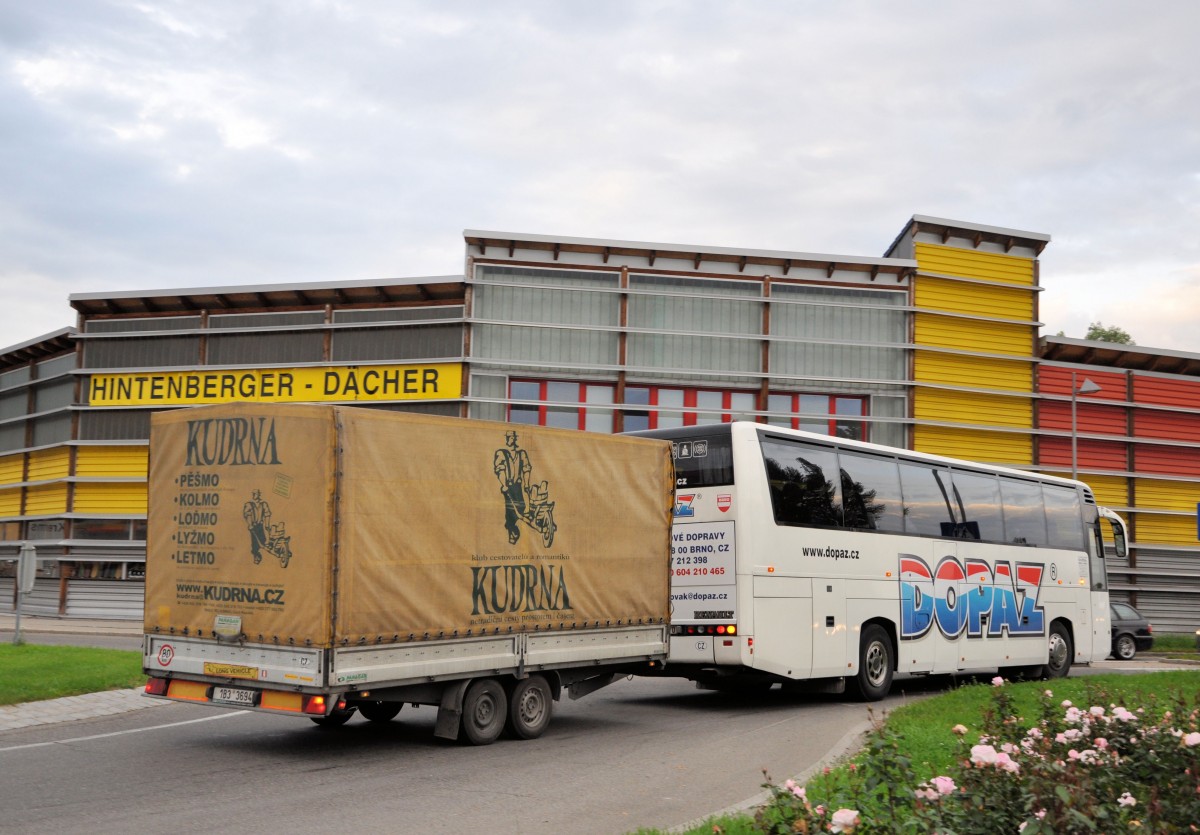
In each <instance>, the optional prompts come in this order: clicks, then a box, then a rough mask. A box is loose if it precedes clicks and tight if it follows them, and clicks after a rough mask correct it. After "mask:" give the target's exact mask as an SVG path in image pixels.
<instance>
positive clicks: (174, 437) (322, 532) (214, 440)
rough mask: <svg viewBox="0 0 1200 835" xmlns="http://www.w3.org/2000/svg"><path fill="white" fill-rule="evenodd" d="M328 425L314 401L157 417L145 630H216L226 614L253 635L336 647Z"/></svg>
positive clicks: (325, 412) (252, 637)
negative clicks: (333, 608) (309, 404)
mask: <svg viewBox="0 0 1200 835" xmlns="http://www.w3.org/2000/svg"><path fill="white" fill-rule="evenodd" d="M333 429H334V423H333V420H332V414H331V413H330V411H329V409H328V408H322V407H309V406H290V407H287V408H286V409H280V408H279V407H275V406H266V405H263V406H258V405H251V404H232V405H223V406H204V407H198V408H193V409H186V410H181V411H175V412H160V413H157V414H155V415H154V416H153V418H152V420H151V428H150V482H149V491H150V502H149V514H148V522H147V538H148V541H147V543H146V545H147V547H146V607H145V627H146V630H147V631H148V632H155V631H158V632H159V633H160V634H161V633H164V632H165V633H168V634H170V630H171V629H172V628H174V630H175V634H180V633H182V632H184V630H186V634H188V635H196V634H197V633H199V634H202V635H206V636H212V634H213V630H214V628H215V625H216V619H217V617H218V616H221V615H224V616H231V617H240V618H241V631H243V632H244V633H246V635H247V636H248V637H249V639H250V640H252V641H257V640H263V641H265V642H268V643H271V642H274V641H276V640H278V641H279V642H280V643H284V644H286V643H287V642H288V641H289V639H290V640H292V641H294V642H295V643H297V644H299V645H301V646H304V645H305V644H307V643H309V642H311V644H312V645H315V646H328V645H329V642H330V640H331V638H332V624H331V613H330V605H331V595H330V590H331V587H332V586H331V583H332V576H331V569H332V561H331V541H332V540H331V537H332V532H333V525H332V518H333V515H332V511H333V486H334V479H333V464H334V460H333V449H334V447H333V437H334V436H333ZM260 635H261V636H262V638H261V639H260V638H259V636H260Z"/></svg>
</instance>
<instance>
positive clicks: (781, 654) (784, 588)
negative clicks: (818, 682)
mask: <svg viewBox="0 0 1200 835" xmlns="http://www.w3.org/2000/svg"><path fill="white" fill-rule="evenodd" d="M753 623H754V632H753V637H754V644H753V650H752V651H753V654H752V655H751V656H750V657H749V659H748V660H747V662H746V663H747V665H748V666H752V667H754V669H756V670H762V671H763V672H767V673H775V674H776V675H781V676H785V677H786V678H793V679H801V678H808V676H809V674H810V673H811V672H812V661H813V600H812V581H811V580H808V579H806V578H800V577H764V576H756V577H755V578H754V618H753Z"/></svg>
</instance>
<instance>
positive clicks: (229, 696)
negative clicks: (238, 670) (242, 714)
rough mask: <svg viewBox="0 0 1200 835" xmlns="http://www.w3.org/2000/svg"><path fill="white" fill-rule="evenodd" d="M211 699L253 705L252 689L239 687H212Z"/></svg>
mask: <svg viewBox="0 0 1200 835" xmlns="http://www.w3.org/2000/svg"><path fill="white" fill-rule="evenodd" d="M212 700H213V701H214V702H224V703H226V704H231V705H246V706H247V707H254V691H253V690H242V689H241V688H240V687H214V688H213V695H212Z"/></svg>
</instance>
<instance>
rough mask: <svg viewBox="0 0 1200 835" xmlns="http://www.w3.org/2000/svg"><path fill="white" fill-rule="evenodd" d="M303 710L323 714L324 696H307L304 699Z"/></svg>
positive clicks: (317, 714) (318, 714)
mask: <svg viewBox="0 0 1200 835" xmlns="http://www.w3.org/2000/svg"><path fill="white" fill-rule="evenodd" d="M304 712H305V713H311V714H314V715H316V716H324V715H325V697H324V696H309V697H308V698H307V699H305V700H304Z"/></svg>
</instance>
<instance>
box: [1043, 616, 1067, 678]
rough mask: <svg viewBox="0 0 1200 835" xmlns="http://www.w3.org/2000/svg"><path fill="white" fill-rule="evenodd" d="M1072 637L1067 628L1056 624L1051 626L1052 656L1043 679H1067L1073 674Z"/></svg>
mask: <svg viewBox="0 0 1200 835" xmlns="http://www.w3.org/2000/svg"><path fill="white" fill-rule="evenodd" d="M1072 652H1073V651H1072V649H1071V636H1070V635H1068V634H1067V628H1066V627H1065V626H1063V625H1062V624H1061V623H1058V622H1055V623H1053V624H1052V625H1051V626H1050V655H1049V657H1048V658H1047V659H1046V666H1045V668H1044V669H1043V671H1042V678H1066V677H1067V673H1069V672H1071V655H1072Z"/></svg>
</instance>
